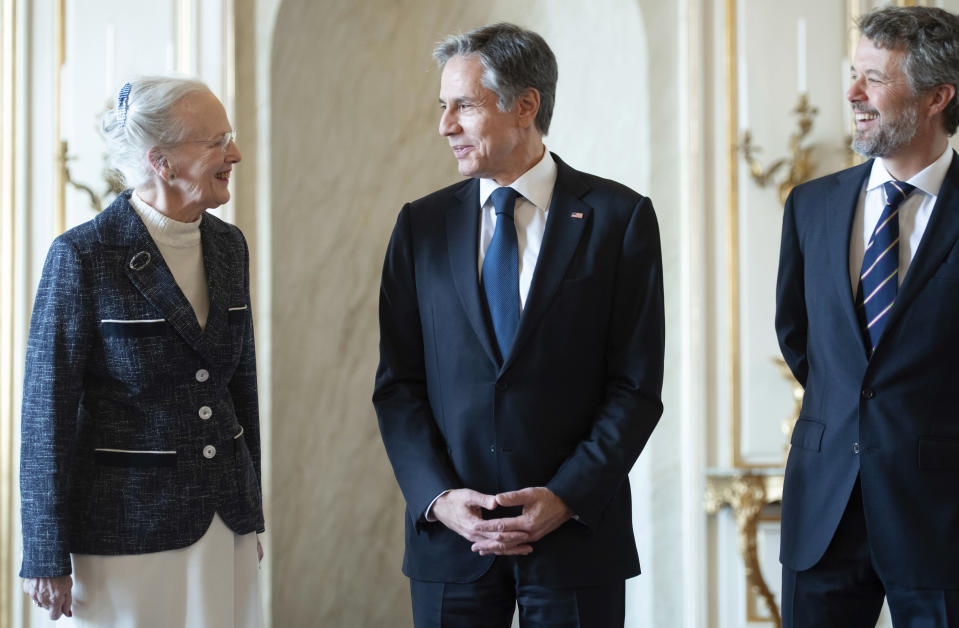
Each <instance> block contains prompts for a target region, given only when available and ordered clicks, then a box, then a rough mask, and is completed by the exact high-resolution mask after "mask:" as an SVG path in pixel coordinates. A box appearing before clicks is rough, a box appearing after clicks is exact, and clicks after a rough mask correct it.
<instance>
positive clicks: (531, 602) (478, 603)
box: [410, 556, 626, 628]
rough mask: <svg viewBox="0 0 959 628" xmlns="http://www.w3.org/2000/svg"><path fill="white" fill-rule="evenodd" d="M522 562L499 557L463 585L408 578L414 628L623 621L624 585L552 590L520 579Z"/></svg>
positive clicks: (592, 626) (555, 626)
mask: <svg viewBox="0 0 959 628" xmlns="http://www.w3.org/2000/svg"><path fill="white" fill-rule="evenodd" d="M521 560H522V559H521V558H520V559H518V558H513V557H509V556H499V557H497V558H496V560H494V561H493V565H492V566H491V567H490V569H489V571H487V572H486V573H485V574H484V575H483V576H481V577H480V578H479V579H478V580H476V581H474V582H468V583H465V584H460V583H450V582H425V581H422V580H413V579H411V580H410V594H411V597H412V599H413V625H414V626H415V627H416V628H441V627H442V628H509V627H510V625H511V624H512V621H513V612H514V610H515V609H516V607H517V606H518V607H519V625H520V626H521V628H547V627H548V628H613V627H615V626H622V625H623V623H624V622H625V618H626V583H625V581H622V580H620V581H618V582H613V583H610V584H602V585H596V586H587V587H575V588H556V587H547V586H542V585H537V584H535V583H530V582H528V581H526V579H525V578H524V574H523V569H522V568H521V565H520V561H521Z"/></svg>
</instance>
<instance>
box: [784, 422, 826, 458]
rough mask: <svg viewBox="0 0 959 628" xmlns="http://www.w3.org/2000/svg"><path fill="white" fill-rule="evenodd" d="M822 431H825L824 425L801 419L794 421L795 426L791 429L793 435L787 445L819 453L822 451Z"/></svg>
mask: <svg viewBox="0 0 959 628" xmlns="http://www.w3.org/2000/svg"><path fill="white" fill-rule="evenodd" d="M824 431H826V425H825V424H823V423H820V422H819V421H812V420H810V419H802V418H801V419H799V420H798V421H796V425H795V427H793V435H792V438H791V439H790V440H789V443H790V444H791V445H792V446H793V447H800V448H802V449H811V450H812V451H820V450H822V433H823V432H824Z"/></svg>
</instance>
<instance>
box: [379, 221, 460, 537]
mask: <svg viewBox="0 0 959 628" xmlns="http://www.w3.org/2000/svg"><path fill="white" fill-rule="evenodd" d="M411 245H412V235H411V232H410V218H409V206H408V205H407V206H405V207H404V208H403V211H401V212H400V215H399V218H398V219H397V221H396V227H395V228H394V230H393V236H392V237H391V238H390V244H389V247H388V249H387V252H386V260H385V261H384V263H383V277H382V281H381V284H380V364H379V368H378V369H377V371H376V384H375V387H374V391H373V406H374V407H375V408H376V415H377V419H378V420H379V426H380V434H381V435H382V437H383V443H384V445H385V446H386V453H387V455H388V456H389V459H390V463H391V464H392V465H393V473H394V474H395V475H396V480H397V482H398V483H399V485H400V489H401V490H402V491H403V496H404V498H405V499H406V504H407V510H408V512H409V516H410V518H411V519H412V520H413V521H418V522H422V521H423V519H422V517H423V515H424V513H425V511H426V508H427V507H428V506H429V505H430V503H431V502H432V501H433V499H434V498H435V497H436V496H437V495H439V494H440V493H442V492H443V491H445V490H447V489H453V488H460V487H462V482H461V480H460V479H459V478H458V477H457V475H456V472H455V471H454V470H453V468H452V465H451V463H450V460H449V456H448V455H447V452H446V446H445V444H444V441H443V438H442V436H441V435H440V433H439V430H438V429H437V426H436V421H435V419H434V417H433V412H432V410H431V408H430V403H429V399H428V398H427V390H426V364H425V360H424V357H423V353H424V352H423V331H422V325H421V322H420V313H419V307H418V304H417V298H416V276H415V268H414V263H413V256H412V251H411Z"/></svg>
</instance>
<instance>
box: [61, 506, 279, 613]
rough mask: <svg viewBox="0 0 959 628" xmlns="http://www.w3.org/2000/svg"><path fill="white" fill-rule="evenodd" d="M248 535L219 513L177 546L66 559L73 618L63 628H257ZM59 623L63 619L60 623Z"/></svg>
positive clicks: (252, 542) (252, 545)
mask: <svg viewBox="0 0 959 628" xmlns="http://www.w3.org/2000/svg"><path fill="white" fill-rule="evenodd" d="M262 614H263V613H262V608H261V606H260V586H259V565H258V562H257V558H256V534H254V533H250V534H244V535H243V536H238V535H236V534H234V533H233V531H232V530H230V529H229V528H228V527H226V524H225V523H223V520H222V519H220V516H219V515H214V516H213V523H211V524H210V528H209V529H208V530H207V531H206V534H204V535H203V537H202V538H200V540H199V541H197V542H196V543H194V544H193V545H190V546H189V547H184V548H183V549H178V550H170V551H167V552H156V553H153V554H135V555H128V556H95V555H90V554H74V555H73V619H72V620H70V619H69V618H64V619H61V620H60V622H58V624H60V625H64V626H70V625H73V626H83V627H87V626H90V627H93V626H96V627H98V628H99V627H102V626H115V627H120V628H152V627H154V626H156V627H157V628H160V627H163V628H171V627H172V628H175V627H177V626H183V627H184V628H186V627H190V628H193V627H201V626H202V627H204V628H220V627H222V628H261V626H262V625H263V621H262ZM64 620H66V621H64Z"/></svg>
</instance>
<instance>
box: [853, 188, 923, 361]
mask: <svg viewBox="0 0 959 628" xmlns="http://www.w3.org/2000/svg"><path fill="white" fill-rule="evenodd" d="M883 187H884V189H885V191H886V206H885V207H884V208H883V210H882V214H881V215H880V216H879V220H878V221H877V222H876V228H875V229H873V232H872V237H871V238H869V243H868V244H866V250H865V253H864V255H863V258H862V272H861V273H860V274H859V295H858V296H859V299H858V301H859V303H858V305H859V309H858V314H859V322H860V324H861V325H862V327H863V331H864V333H865V336H866V340H867V342H868V344H869V347H870V354H872V352H873V351H875V350H876V345H877V344H878V343H879V338H880V336H882V330H883V329H885V328H886V321H887V320H888V319H889V311H890V310H892V305H893V303H895V301H896V293H897V292H898V291H899V205H900V203H902V201H903V200H904V199H905V198H906V197H907V196H909V193H910V192H912V191H913V190H914V189H915V187H913V186H911V185H909V184H908V183H903V182H902V181H887V182H886V183H885V184H883Z"/></svg>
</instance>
